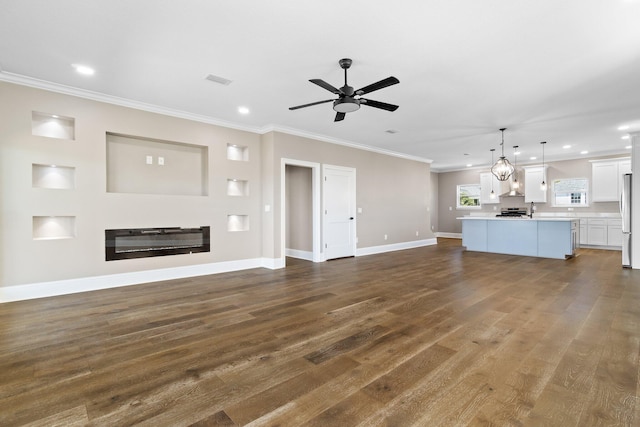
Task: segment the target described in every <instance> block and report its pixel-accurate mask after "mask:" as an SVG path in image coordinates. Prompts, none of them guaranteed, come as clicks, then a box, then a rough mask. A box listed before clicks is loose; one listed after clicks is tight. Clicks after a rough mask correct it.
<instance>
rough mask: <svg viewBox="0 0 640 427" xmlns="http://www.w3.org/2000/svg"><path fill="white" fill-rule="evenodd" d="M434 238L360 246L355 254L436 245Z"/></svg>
mask: <svg viewBox="0 0 640 427" xmlns="http://www.w3.org/2000/svg"><path fill="white" fill-rule="evenodd" d="M437 244H438V241H437V240H436V239H423V240H414V241H411V242H402V243H392V244H390V245H381V246H369V247H368V248H360V249H357V250H356V256H364V255H373V254H381V253H384V252H393V251H401V250H403V249H412V248H419V247H421V246H431V245H437Z"/></svg>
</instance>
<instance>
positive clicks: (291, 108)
mask: <svg viewBox="0 0 640 427" xmlns="http://www.w3.org/2000/svg"><path fill="white" fill-rule="evenodd" d="M333 101H334V99H325V100H324V101H318V102H312V103H310V104H304V105H297V106H295V107H289V110H297V109H298V108H304V107H311V106H312V105H318V104H325V103H327V102H333Z"/></svg>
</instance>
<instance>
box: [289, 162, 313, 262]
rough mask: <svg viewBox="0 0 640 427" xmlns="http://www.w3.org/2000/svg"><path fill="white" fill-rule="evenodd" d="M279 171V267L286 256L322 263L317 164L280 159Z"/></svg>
mask: <svg viewBox="0 0 640 427" xmlns="http://www.w3.org/2000/svg"><path fill="white" fill-rule="evenodd" d="M280 171H281V180H280V182H281V187H280V207H281V210H280V212H281V215H280V219H281V222H280V254H281V257H282V265H283V266H286V257H287V256H292V257H295V258H301V259H307V260H309V261H313V262H321V261H323V259H322V253H321V249H320V215H319V214H320V164H319V163H313V162H306V161H302V160H294V159H282V160H281V169H280ZM294 180H297V181H294ZM303 227H307V228H306V229H303ZM308 227H310V229H309V228H308Z"/></svg>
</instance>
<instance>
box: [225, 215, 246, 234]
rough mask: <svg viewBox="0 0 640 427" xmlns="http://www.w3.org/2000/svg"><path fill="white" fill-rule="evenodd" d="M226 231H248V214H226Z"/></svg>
mask: <svg viewBox="0 0 640 427" xmlns="http://www.w3.org/2000/svg"><path fill="white" fill-rule="evenodd" d="M227 230H228V231H249V215H227Z"/></svg>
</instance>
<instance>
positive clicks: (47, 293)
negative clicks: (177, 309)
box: [0, 258, 284, 303]
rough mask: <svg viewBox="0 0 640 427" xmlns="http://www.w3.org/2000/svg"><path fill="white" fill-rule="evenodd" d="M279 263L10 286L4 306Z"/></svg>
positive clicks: (2, 293)
mask: <svg viewBox="0 0 640 427" xmlns="http://www.w3.org/2000/svg"><path fill="white" fill-rule="evenodd" d="M278 261H279V260H277V259H270V258H253V259H244V260H237V261H224V262H216V263H210V264H199V265H190V266H184V267H173V268H162V269H157V270H145V271H135V272H130V273H120V274H111V275H107V276H93V277H82V278H78V279H67V280H56V281H51V282H40V283H30V284H26V285H16V286H7V287H2V288H0V303H5V302H12V301H22V300H29V299H35V298H46V297H52V296H56V295H68V294H75V293H78V292H88V291H97V290H100V289H110V288H118V287H122V286H131V285H139V284H141V283H149V282H158V281H164V280H172V279H182V278H185V277H194V276H205V275H209V274H218V273H227V272H231V271H238V270H247V269H250V268H260V267H264V268H270V269H276V268H283V267H284V264H281V263H279V262H278Z"/></svg>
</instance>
